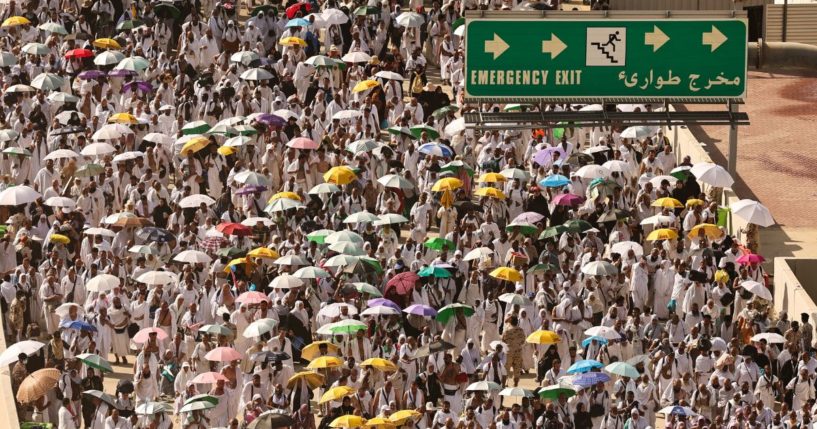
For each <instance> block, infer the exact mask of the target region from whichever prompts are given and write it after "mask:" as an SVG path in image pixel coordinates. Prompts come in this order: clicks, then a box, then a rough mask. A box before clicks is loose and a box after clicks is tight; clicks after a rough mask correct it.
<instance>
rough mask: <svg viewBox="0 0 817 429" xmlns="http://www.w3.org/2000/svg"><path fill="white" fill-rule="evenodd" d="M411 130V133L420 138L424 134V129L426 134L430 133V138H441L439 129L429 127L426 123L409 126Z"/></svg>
mask: <svg viewBox="0 0 817 429" xmlns="http://www.w3.org/2000/svg"><path fill="white" fill-rule="evenodd" d="M409 130H411V135H413V136H414V137H416V138H418V139H419V138H420V136H421V135H422V134H423V132H424V131H425V133H426V134H428V138H430V139H437V138H440V133H439V131H437V130H435V129H434V128H431V127H429V126H428V125H425V124H424V125H415V126H413V127H411V128H409Z"/></svg>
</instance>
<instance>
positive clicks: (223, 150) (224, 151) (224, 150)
mask: <svg viewBox="0 0 817 429" xmlns="http://www.w3.org/2000/svg"><path fill="white" fill-rule="evenodd" d="M216 152H218V153H219V154H221V155H224V156H228V155H232V154H234V153H235V148H234V147H232V146H221V147H219V148H218V150H216Z"/></svg>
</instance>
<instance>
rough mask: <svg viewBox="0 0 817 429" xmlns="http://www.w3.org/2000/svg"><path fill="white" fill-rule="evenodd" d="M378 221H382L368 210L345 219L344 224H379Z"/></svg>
mask: <svg viewBox="0 0 817 429" xmlns="http://www.w3.org/2000/svg"><path fill="white" fill-rule="evenodd" d="M378 220H380V218H379V217H377V216H375V215H374V214H372V213H370V212H369V211H367V210H363V211H360V212H357V213H354V214H351V215H349V216H347V217H346V219H343V223H368V222H377V221H378Z"/></svg>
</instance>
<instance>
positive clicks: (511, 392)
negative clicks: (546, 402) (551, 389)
mask: <svg viewBox="0 0 817 429" xmlns="http://www.w3.org/2000/svg"><path fill="white" fill-rule="evenodd" d="M499 396H517V397H520V398H533V397H534V396H536V395H535V394H534V393H533V391H531V390H528V389H523V388H521V387H506V388H504V389H502V390H501V391H500V392H499Z"/></svg>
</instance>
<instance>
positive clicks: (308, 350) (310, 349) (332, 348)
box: [301, 341, 340, 361]
mask: <svg viewBox="0 0 817 429" xmlns="http://www.w3.org/2000/svg"><path fill="white" fill-rule="evenodd" d="M321 346H326V353H333V354H337V353H338V352H339V351H340V347H338V346H336V345H334V344H332V343H330V342H329V341H313V342H312V343H310V344H309V345H308V346H306V347H304V348H303V350H301V357H302V358H304V359H306V360H308V361H311V360H313V359H315V358H317V357H319V356H320V355H321Z"/></svg>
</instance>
